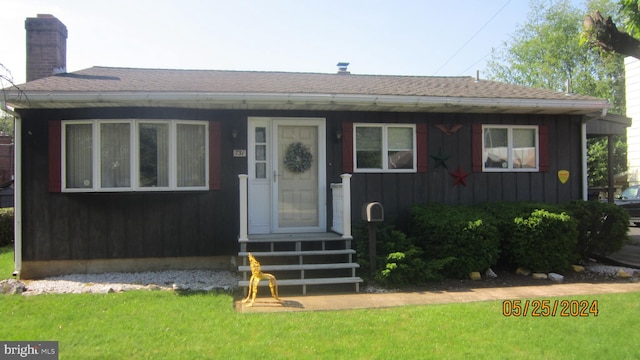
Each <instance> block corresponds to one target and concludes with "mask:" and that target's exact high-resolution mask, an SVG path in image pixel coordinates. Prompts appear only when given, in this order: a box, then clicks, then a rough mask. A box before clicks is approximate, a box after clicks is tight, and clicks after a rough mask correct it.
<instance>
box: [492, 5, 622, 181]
mask: <svg viewBox="0 0 640 360" xmlns="http://www.w3.org/2000/svg"><path fill="white" fill-rule="evenodd" d="M588 6H589V8H602V9H614V8H615V5H614V4H612V3H611V2H610V1H609V0H593V1H591V2H590V3H589V4H588ZM582 14H584V10H581V9H578V8H576V7H574V6H573V5H571V2H570V1H568V0H559V1H555V2H553V3H549V2H548V1H543V0H534V1H531V3H530V12H529V16H528V20H527V22H526V23H525V24H523V25H521V26H520V27H519V28H518V29H517V30H516V32H515V33H514V34H513V35H512V37H511V39H510V40H509V41H507V42H506V43H505V44H504V46H503V47H502V48H501V50H500V51H496V50H494V52H493V54H492V58H491V59H490V61H489V62H488V64H487V67H488V69H487V73H488V77H489V78H491V79H495V80H499V81H504V82H509V83H514V84H519V85H525V86H531V87H538V88H546V89H552V90H556V91H567V90H569V91H571V92H573V93H579V94H582V95H590V96H595V97H599V98H605V99H608V100H609V102H610V103H611V104H612V109H610V112H611V113H615V114H624V113H625V84H624V59H623V57H622V56H620V55H618V54H602V56H601V54H600V52H599V51H597V50H595V49H592V48H589V47H588V46H585V45H584V43H583V42H581V34H582V26H581V24H582ZM614 140H615V142H616V147H615V153H614V158H615V164H614V166H613V167H614V169H615V170H616V171H624V170H626V166H627V164H626V137H617V138H616V139H614ZM606 142H607V139H606V138H599V139H589V142H588V146H589V151H588V154H587V158H588V160H587V161H588V164H589V185H590V186H604V185H606V182H607V177H606V176H601V175H602V174H606V168H607V160H606V159H607V157H606V148H607V146H606ZM602 151H604V152H602Z"/></svg>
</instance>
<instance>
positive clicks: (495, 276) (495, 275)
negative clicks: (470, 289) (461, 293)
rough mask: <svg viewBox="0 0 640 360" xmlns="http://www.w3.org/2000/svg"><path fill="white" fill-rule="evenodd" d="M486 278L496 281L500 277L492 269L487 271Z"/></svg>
mask: <svg viewBox="0 0 640 360" xmlns="http://www.w3.org/2000/svg"><path fill="white" fill-rule="evenodd" d="M484 276H486V277H488V278H490V279H495V278H497V277H498V275H497V274H496V273H495V272H494V271H493V270H491V269H489V270H487V272H485V273H484Z"/></svg>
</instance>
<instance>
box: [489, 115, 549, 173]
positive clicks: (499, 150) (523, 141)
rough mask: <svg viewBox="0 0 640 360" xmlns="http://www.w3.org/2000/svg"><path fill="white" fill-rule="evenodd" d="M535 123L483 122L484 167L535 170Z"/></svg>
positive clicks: (536, 161) (537, 163)
mask: <svg viewBox="0 0 640 360" xmlns="http://www.w3.org/2000/svg"><path fill="white" fill-rule="evenodd" d="M538 137H539V135H538V126H510V125H483V126H482V170H483V171H538V169H539V149H540V147H539V140H538Z"/></svg>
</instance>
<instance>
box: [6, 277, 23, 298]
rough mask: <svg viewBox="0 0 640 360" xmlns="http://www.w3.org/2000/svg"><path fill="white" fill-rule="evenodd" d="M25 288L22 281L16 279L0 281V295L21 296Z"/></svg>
mask: <svg viewBox="0 0 640 360" xmlns="http://www.w3.org/2000/svg"><path fill="white" fill-rule="evenodd" d="M24 291H25V286H24V283H23V282H22V281H19V280H16V279H7V280H2V281H0V294H8V295H13V294H22V293H23V292H24Z"/></svg>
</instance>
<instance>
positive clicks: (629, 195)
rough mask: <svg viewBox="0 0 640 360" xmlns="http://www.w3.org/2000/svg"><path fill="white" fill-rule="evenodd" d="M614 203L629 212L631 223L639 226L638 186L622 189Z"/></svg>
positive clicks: (639, 193)
mask: <svg viewBox="0 0 640 360" xmlns="http://www.w3.org/2000/svg"><path fill="white" fill-rule="evenodd" d="M614 203H615V204H616V205H619V206H622V207H623V208H625V209H626V210H627V211H628V212H629V217H630V218H631V222H632V223H634V224H635V225H636V226H640V185H634V186H629V187H628V188H626V189H624V190H623V191H622V193H620V196H618V197H616V198H615V199H614Z"/></svg>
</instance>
